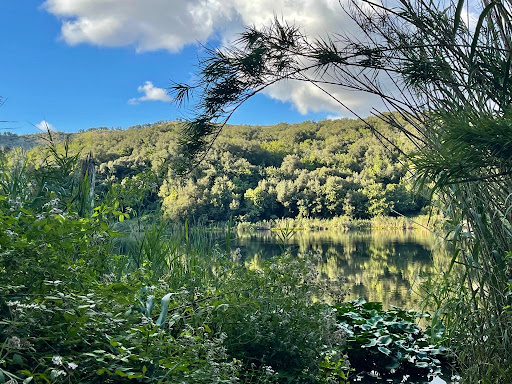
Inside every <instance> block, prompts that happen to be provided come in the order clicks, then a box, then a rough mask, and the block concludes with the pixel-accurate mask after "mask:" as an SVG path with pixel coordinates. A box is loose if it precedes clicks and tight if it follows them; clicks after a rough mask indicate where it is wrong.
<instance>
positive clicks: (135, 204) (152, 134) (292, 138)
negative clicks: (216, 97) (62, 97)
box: [0, 119, 425, 221]
mask: <svg viewBox="0 0 512 384" xmlns="http://www.w3.org/2000/svg"><path fill="white" fill-rule="evenodd" d="M372 124H375V125H377V126H378V128H379V131H380V132H382V133H384V134H385V136H386V138H387V140H389V141H390V142H392V143H393V144H394V145H396V146H397V147H399V148H403V150H405V151H407V150H410V148H408V145H409V144H407V143H408V141H407V140H405V139H404V137H402V135H401V134H399V133H396V132H395V131H393V130H392V129H391V128H389V127H386V126H385V124H384V123H383V122H381V121H377V120H374V121H372ZM180 129H181V125H180V123H178V122H159V123H155V124H152V125H146V126H137V127H132V128H129V129H126V130H111V129H94V130H90V131H87V132H82V133H78V134H74V135H73V136H72V137H71V141H70V146H69V149H70V151H71V153H77V152H80V153H82V154H87V153H91V154H92V155H93V158H94V160H95V162H96V165H97V171H98V181H99V185H98V188H97V191H98V193H107V191H109V188H110V189H111V187H109V186H111V185H113V184H115V183H114V181H117V182H120V183H119V185H118V186H117V187H115V188H122V189H123V191H122V193H121V191H117V192H116V193H117V195H118V196H119V200H120V203H121V204H122V205H124V206H130V207H132V208H134V209H137V210H145V209H152V208H154V207H155V206H156V205H162V207H163V212H164V214H165V216H167V217H168V218H170V219H173V220H182V219H185V218H187V217H194V218H199V217H203V218H205V219H207V220H226V219H228V218H229V217H237V218H239V219H241V220H247V221H255V220H262V219H271V218H280V217H311V218H330V217H335V216H340V215H345V216H350V217H353V218H368V217H372V216H377V215H393V214H394V211H395V210H396V211H398V212H400V213H402V214H405V215H412V214H415V213H417V212H419V211H420V209H421V208H422V207H423V206H424V205H425V201H424V199H423V198H421V197H415V196H414V195H413V194H412V193H411V192H410V188H409V185H408V184H407V182H406V181H405V178H404V176H405V174H406V171H407V167H406V165H404V163H405V162H406V160H405V158H404V156H403V155H401V154H399V153H398V152H396V153H395V152H391V151H389V150H387V149H385V148H384V147H383V145H382V144H381V143H380V142H379V141H378V140H377V139H376V138H375V137H374V135H373V134H372V132H371V131H370V130H369V129H368V128H367V127H366V125H365V124H364V123H363V122H361V121H358V120H352V119H340V120H326V121H320V122H309V121H307V122H303V123H300V124H286V123H281V124H277V125H273V126H249V125H240V126H228V127H226V128H225V130H224V131H223V132H222V134H221V135H220V137H219V138H218V140H217V141H216V143H215V145H214V146H213V147H212V149H211V150H210V152H209V153H208V155H207V156H206V158H205V159H204V160H203V161H202V162H201V163H199V164H197V165H196V166H195V167H194V168H193V169H192V170H191V171H190V172H189V173H188V174H187V175H186V176H178V175H177V173H176V172H175V171H174V168H173V166H172V165H173V164H175V163H176V162H178V161H179V160H180V159H179V156H178V154H177V153H178V151H177V148H178V144H177V143H178V138H179V134H180ZM2 136H6V135H2ZM31 136H32V135H31ZM31 136H30V137H23V136H21V137H18V141H19V142H22V143H24V145H25V148H26V147H27V146H29V145H31V144H32V143H34V141H33V140H32V141H31V140H30V139H32V137H31ZM12 142H15V141H14V140H12ZM0 145H2V144H1V142H0ZM59 145H60V146H63V144H62V143H61V144H59ZM40 153H41V151H40V150H39V149H37V150H34V149H33V150H32V155H34V156H36V155H38V154H39V155H40ZM109 193H114V192H113V191H111V190H110V192H109Z"/></svg>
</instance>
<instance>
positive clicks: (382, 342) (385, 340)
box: [377, 335, 393, 345]
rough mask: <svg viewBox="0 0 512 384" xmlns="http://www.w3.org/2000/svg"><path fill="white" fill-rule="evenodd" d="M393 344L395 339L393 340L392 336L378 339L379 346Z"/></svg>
mask: <svg viewBox="0 0 512 384" xmlns="http://www.w3.org/2000/svg"><path fill="white" fill-rule="evenodd" d="M392 342H393V339H392V338H391V336H388V335H386V336H381V337H379V338H378V339H377V343H379V345H389V344H391V343H392Z"/></svg>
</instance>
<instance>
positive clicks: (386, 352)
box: [377, 347, 391, 356]
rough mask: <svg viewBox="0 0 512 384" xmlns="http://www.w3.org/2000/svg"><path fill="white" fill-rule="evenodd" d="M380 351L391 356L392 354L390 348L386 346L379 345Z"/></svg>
mask: <svg viewBox="0 0 512 384" xmlns="http://www.w3.org/2000/svg"><path fill="white" fill-rule="evenodd" d="M377 349H378V350H379V351H380V352H382V353H383V354H385V355H386V356H389V355H390V354H391V351H390V350H389V349H387V348H386V347H379V348H377Z"/></svg>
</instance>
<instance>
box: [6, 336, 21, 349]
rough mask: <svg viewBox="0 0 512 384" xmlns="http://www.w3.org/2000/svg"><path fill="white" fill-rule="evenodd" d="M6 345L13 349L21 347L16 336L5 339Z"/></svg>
mask: <svg viewBox="0 0 512 384" xmlns="http://www.w3.org/2000/svg"><path fill="white" fill-rule="evenodd" d="M7 346H8V347H10V348H13V349H20V348H21V340H20V338H19V337H17V336H13V337H11V338H9V339H7Z"/></svg>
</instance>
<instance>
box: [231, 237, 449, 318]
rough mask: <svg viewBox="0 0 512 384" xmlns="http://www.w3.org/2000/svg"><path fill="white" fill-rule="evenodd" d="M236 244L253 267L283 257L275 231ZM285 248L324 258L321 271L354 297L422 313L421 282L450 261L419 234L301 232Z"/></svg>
mask: <svg viewBox="0 0 512 384" xmlns="http://www.w3.org/2000/svg"><path fill="white" fill-rule="evenodd" d="M234 246H235V247H239V248H240V250H241V254H242V256H243V257H244V258H245V260H246V261H247V262H253V263H257V260H258V259H261V258H271V257H273V256H276V255H279V254H281V253H282V245H280V244H279V242H278V240H277V238H276V236H275V234H273V233H272V232H270V231H264V232H263V231H262V232H253V233H243V232H241V233H238V236H237V238H236V239H235V240H234ZM286 246H287V247H289V249H290V251H291V252H292V253H294V254H297V255H298V254H301V253H306V252H316V253H318V254H319V255H321V260H322V262H321V264H320V265H319V270H320V272H321V273H322V274H324V275H326V276H328V277H330V278H331V279H336V278H337V277H338V276H342V277H344V278H345V280H346V287H347V288H348V289H349V290H350V295H349V298H357V297H364V298H365V299H366V300H368V301H381V302H382V303H383V304H384V306H385V307H389V305H396V306H400V307H404V308H409V309H413V308H415V309H420V308H419V306H420V295H419V282H420V281H421V280H423V279H424V278H425V277H426V276H428V275H429V274H433V273H439V272H440V271H443V270H447V268H448V265H449V262H450V257H449V255H448V252H447V250H446V249H445V248H444V247H443V244H442V241H441V240H440V239H439V238H437V237H435V236H434V235H433V234H431V233H429V232H427V231H420V230H413V231H373V232H368V231H366V232H359V231H358V232H332V231H321V232H297V233H295V234H294V235H293V236H292V238H291V239H289V240H287V241H286Z"/></svg>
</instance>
